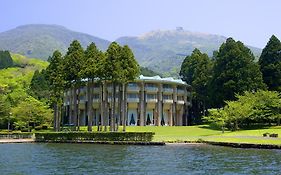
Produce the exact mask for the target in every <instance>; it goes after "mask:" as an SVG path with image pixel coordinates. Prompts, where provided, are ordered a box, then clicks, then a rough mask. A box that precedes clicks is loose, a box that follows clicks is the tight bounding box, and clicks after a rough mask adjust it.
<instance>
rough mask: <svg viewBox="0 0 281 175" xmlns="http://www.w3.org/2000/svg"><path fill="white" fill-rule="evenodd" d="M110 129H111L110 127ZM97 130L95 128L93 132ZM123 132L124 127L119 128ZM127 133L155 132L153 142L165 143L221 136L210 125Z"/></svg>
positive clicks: (129, 128)
mask: <svg viewBox="0 0 281 175" xmlns="http://www.w3.org/2000/svg"><path fill="white" fill-rule="evenodd" d="M108 129H109V127H108ZM80 130H82V131H86V130H87V127H84V126H83V127H80ZM96 130H97V128H96V127H93V131H96ZM119 131H122V127H120V128H119ZM126 131H127V132H154V133H155V136H154V138H153V141H165V142H176V141H178V142H183V141H196V140H198V139H199V138H201V137H204V136H214V135H220V134H221V133H222V132H221V131H219V130H214V129H210V128H209V127H208V125H197V126H127V127H126Z"/></svg>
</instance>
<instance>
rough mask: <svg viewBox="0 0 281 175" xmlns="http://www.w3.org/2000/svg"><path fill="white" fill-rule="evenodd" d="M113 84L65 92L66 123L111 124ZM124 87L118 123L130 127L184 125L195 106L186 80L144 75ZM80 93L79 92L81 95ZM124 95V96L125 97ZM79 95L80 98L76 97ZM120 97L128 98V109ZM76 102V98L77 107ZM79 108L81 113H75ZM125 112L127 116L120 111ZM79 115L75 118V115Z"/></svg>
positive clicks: (93, 85)
mask: <svg viewBox="0 0 281 175" xmlns="http://www.w3.org/2000/svg"><path fill="white" fill-rule="evenodd" d="M112 89H113V88H112V85H111V83H98V82H93V83H90V84H89V87H88V86H85V87H81V88H80V89H79V93H78V92H77V90H76V92H75V91H74V90H69V91H67V92H66V93H65V94H64V111H65V112H64V113H65V114H64V117H63V121H62V122H63V123H65V124H72V125H75V126H77V125H79V126H87V125H88V124H89V122H91V126H96V125H102V126H108V125H109V124H110V120H111V116H110V115H111V110H112V106H113V105H112V104H113V102H112V91H113V90H112ZM121 89H122V88H121V87H120V88H119V87H117V88H116V98H115V99H116V103H115V111H117V112H116V116H115V118H116V122H117V123H119V124H120V125H122V120H124V122H125V123H126V125H127V126H147V125H154V126H161V125H162V126H164V125H165V126H183V125H188V124H189V123H188V108H189V107H190V105H191V103H190V102H191V87H190V86H189V85H187V84H186V83H185V82H183V81H182V80H176V79H173V78H160V77H159V76H154V77H146V76H142V75H141V76H140V77H139V78H138V79H136V80H135V81H134V82H129V83H128V84H127V85H126V87H125V93H122V92H121ZM87 93H91V94H92V95H91V97H92V99H90V100H92V102H91V105H90V107H92V113H90V114H91V115H92V116H91V120H89V116H88V115H89V108H90V107H89V105H88V103H89V100H88V99H87V98H88V94H87ZM78 94H79V95H78ZM122 94H125V95H123V96H124V97H122ZM75 97H76V98H75ZM119 99H124V103H123V104H125V105H124V108H122V106H121V105H120V104H121V103H120V101H119ZM74 101H76V102H77V103H76V106H75V103H74ZM74 110H76V111H77V112H76V113H75V111H74ZM122 112H123V113H124V114H123V115H124V117H120V115H119V114H122ZM75 115H76V116H77V117H73V116H75Z"/></svg>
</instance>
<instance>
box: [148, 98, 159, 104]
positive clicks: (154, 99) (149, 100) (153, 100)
mask: <svg viewBox="0 0 281 175" xmlns="http://www.w3.org/2000/svg"><path fill="white" fill-rule="evenodd" d="M146 102H147V103H157V99H156V98H148V99H146Z"/></svg>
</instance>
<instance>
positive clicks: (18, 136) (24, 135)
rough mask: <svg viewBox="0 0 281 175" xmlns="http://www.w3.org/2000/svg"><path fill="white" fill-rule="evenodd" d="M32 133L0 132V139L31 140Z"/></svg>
mask: <svg viewBox="0 0 281 175" xmlns="http://www.w3.org/2000/svg"><path fill="white" fill-rule="evenodd" d="M32 135H33V134H32V133H27V132H25V133H19V132H10V133H7V132H0V138H4V139H7V138H9V139H26V138H32Z"/></svg>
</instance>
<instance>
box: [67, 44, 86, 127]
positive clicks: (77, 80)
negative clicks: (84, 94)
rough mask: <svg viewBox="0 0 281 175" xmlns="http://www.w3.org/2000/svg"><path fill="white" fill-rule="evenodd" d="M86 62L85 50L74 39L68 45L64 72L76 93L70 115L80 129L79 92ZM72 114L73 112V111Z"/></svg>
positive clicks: (69, 85)
mask: <svg viewBox="0 0 281 175" xmlns="http://www.w3.org/2000/svg"><path fill="white" fill-rule="evenodd" d="M83 64H84V50H83V48H82V46H81V44H80V43H79V41H77V40H74V41H73V42H72V43H71V44H70V46H69V47H68V51H67V53H66V55H65V56H64V72H65V81H66V83H67V84H66V85H67V87H68V88H71V89H72V91H73V92H72V94H73V95H74V100H73V102H74V104H73V106H74V110H73V111H74V113H73V116H70V117H71V118H72V119H73V120H74V124H75V126H77V127H78V130H79V127H80V126H79V125H80V123H79V109H78V106H79V103H80V102H79V101H80V100H79V94H80V86H81V83H82V82H81V78H82V77H81V76H82V74H81V72H80V71H81V70H82V69H83ZM71 115H72V112H71Z"/></svg>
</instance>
